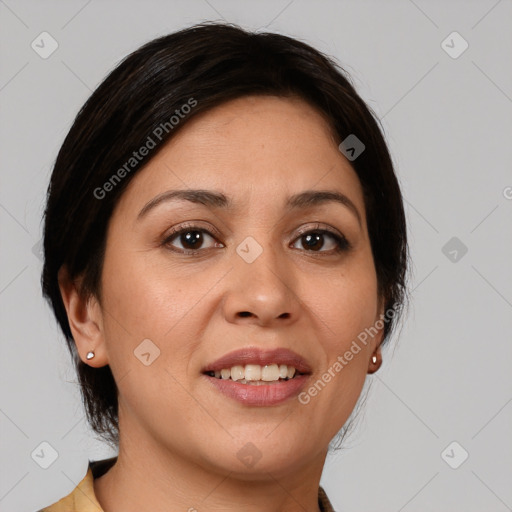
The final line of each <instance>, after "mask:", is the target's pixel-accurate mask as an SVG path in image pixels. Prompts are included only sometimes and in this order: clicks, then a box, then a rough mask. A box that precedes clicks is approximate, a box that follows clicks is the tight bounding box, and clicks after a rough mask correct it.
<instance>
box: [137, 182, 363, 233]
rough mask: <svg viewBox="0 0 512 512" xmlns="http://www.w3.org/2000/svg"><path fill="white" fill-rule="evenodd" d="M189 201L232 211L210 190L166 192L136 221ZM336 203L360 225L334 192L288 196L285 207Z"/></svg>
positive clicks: (345, 200)
mask: <svg viewBox="0 0 512 512" xmlns="http://www.w3.org/2000/svg"><path fill="white" fill-rule="evenodd" d="M179 200H182V201H189V202H191V203H196V204H203V205H205V206H208V207H210V208H217V209H219V208H222V209H226V210H229V209H231V210H232V209H233V202H232V201H231V200H230V199H229V198H228V197H226V196H225V195H224V194H223V193H222V192H215V191H212V190H191V189H186V190H168V191H166V192H163V193H162V194H160V195H158V196H156V197H154V198H153V199H151V201H149V202H148V203H146V204H145V205H144V207H143V208H142V210H141V211H140V212H139V214H138V216H137V220H139V219H141V218H142V217H144V216H145V215H146V214H147V213H148V212H149V211H150V210H152V209H154V208H156V207H157V206H159V205H160V204H162V203H165V202H168V201H179ZM333 202H334V203H338V204H341V205H343V206H345V207H346V208H348V209H349V210H350V211H351V212H352V213H353V214H354V215H355V217H356V218H357V220H358V222H359V225H360V226H361V225H362V221H361V215H360V214H359V210H358V209H357V208H356V205H355V204H354V203H353V202H352V201H351V200H350V199H349V198H348V197H347V196H346V195H345V194H342V193H341V192H338V191H334V190H306V191H304V192H300V193H299V194H295V195H293V196H290V197H289V198H288V200H287V201H286V204H285V207H286V209H287V210H288V211H293V210H298V209H304V208H310V207H312V206H318V205H322V204H326V203H333Z"/></svg>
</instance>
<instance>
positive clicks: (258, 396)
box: [205, 375, 309, 407]
mask: <svg viewBox="0 0 512 512" xmlns="http://www.w3.org/2000/svg"><path fill="white" fill-rule="evenodd" d="M205 377H206V378H207V379H208V380H209V381H210V382H211V383H212V384H213V385H214V386H215V387H216V388H217V389H218V390H219V391H220V392H221V393H222V394H224V395H226V396H228V397H229V398H233V399H234V400H236V401H238V402H240V403H242V404H245V405H255V406H260V407H265V406H269V405H277V404H280V403H283V402H285V401H286V400H288V399H290V398H292V397H294V396H296V395H298V394H299V393H300V391H301V389H302V388H303V387H304V385H305V384H306V380H307V378H308V377H309V375H297V376H296V377H294V378H293V379H290V380H281V381H277V382H275V383H272V384H260V385H254V384H240V383H239V382H236V381H233V380H231V379H217V378H216V377H210V376H209V375H205Z"/></svg>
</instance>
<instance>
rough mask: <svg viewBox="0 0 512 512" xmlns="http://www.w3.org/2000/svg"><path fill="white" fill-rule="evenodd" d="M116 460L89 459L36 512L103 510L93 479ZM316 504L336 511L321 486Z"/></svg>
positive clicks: (99, 511)
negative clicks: (70, 485) (69, 487)
mask: <svg viewBox="0 0 512 512" xmlns="http://www.w3.org/2000/svg"><path fill="white" fill-rule="evenodd" d="M116 461H117V457H112V458H111V459H103V460H97V461H89V467H88V469H87V474H86V475H85V476H84V478H83V479H82V480H81V481H80V483H79V484H78V485H77V486H76V487H75V489H74V490H73V491H72V492H71V493H70V494H68V495H67V496H66V497H64V498H62V499H61V500H59V501H58V502H57V503H54V504H53V505H50V506H49V507H46V508H43V509H41V510H39V511H38V512H103V509H102V508H101V506H100V504H99V503H98V500H97V499H96V496H95V494H94V487H93V481H94V479H95V478H99V477H100V476H101V475H103V474H105V473H106V472H107V471H108V470H109V469H110V468H111V467H112V466H113V465H114V464H115V462H116ZM318 506H319V507H320V510H321V511H322V512H336V511H335V510H334V509H333V508H332V505H331V502H330V501H329V499H328V498H327V495H326V494H325V491H324V490H323V489H322V487H321V486H319V488H318Z"/></svg>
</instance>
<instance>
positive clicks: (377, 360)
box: [367, 297, 386, 374]
mask: <svg viewBox="0 0 512 512" xmlns="http://www.w3.org/2000/svg"><path fill="white" fill-rule="evenodd" d="M384 306H385V300H384V298H383V297H380V298H379V305H378V308H377V315H376V316H375V321H374V323H373V326H374V328H375V329H377V331H378V332H377V333H376V334H375V335H374V336H373V337H372V343H371V350H370V354H369V356H370V358H369V361H368V372H367V373H370V374H371V373H375V372H376V371H377V370H378V369H379V368H380V367H381V365H382V349H381V344H382V341H383V339H384V327H385V325H386V324H385V322H384V318H385V317H384Z"/></svg>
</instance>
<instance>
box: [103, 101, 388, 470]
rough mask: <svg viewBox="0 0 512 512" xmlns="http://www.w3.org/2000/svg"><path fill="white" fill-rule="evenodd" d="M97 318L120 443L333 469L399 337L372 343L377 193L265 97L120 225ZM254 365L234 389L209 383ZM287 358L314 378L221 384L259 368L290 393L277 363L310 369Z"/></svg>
mask: <svg viewBox="0 0 512 512" xmlns="http://www.w3.org/2000/svg"><path fill="white" fill-rule="evenodd" d="M193 190H201V191H207V192H208V193H209V194H215V195H217V196H221V198H222V200H221V199H219V198H217V199H214V200H211V201H210V200H207V197H206V196H205V195H203V196H200V195H198V194H196V195H193V194H192V193H191V191H193ZM171 191H182V192H187V193H188V199H187V197H186V196H185V197H184V196H179V195H178V196H177V195H175V196H174V197H171V195H170V192H171ZM320 191H322V192H329V193H332V194H339V195H340V197H341V198H342V199H341V201H336V200H332V199H331V200H325V197H326V196H325V195H324V200H322V196H315V195H314V194H317V193H318V192H320ZM305 193H307V194H308V196H302V200H301V199H300V198H299V199H297V198H295V201H291V199H293V198H294V197H295V196H299V195H300V194H305ZM210 197H211V196H210ZM308 197H309V200H307V199H308ZM315 197H316V200H315ZM343 197H345V199H343ZM290 201H291V202H290ZM226 202H227V203H228V205H226V204H225V203H226ZM181 230H183V231H182V232H181V235H180V234H175V232H176V231H181ZM345 240H346V241H345ZM97 310H98V311H99V315H100V316H99V318H100V321H99V322H98V325H100V331H101V346H103V348H104V350H105V354H106V356H105V357H106V359H105V361H106V362H108V364H109V365H110V367H111V369H112V372H113V374H114V377H115V380H116V382H117V385H118V388H119V414H120V425H121V443H123V438H124V440H125V441H126V442H131V443H132V446H133V447H135V446H138V447H139V448H141V449H142V447H144V449H145V450H162V449H163V450H165V451H166V452H169V453H171V454H172V455H173V456H178V457H185V458H186V459H188V460H191V461H193V462H194V463H198V464H200V465H201V466H202V467H204V468H208V469H209V470H212V468H213V469H217V470H222V471H224V472H225V471H235V472H237V473H239V474H244V473H245V474H252V477H251V478H254V475H255V474H256V473H263V474H264V473H265V472H267V471H270V472H271V473H272V474H273V475H279V474H286V473H287V472H289V471H294V470H296V469H297V468H298V467H300V466H301V465H307V464H310V463H311V462H312V461H313V460H317V459H322V462H323V457H324V456H325V452H326V449H327V446H328V443H329V441H330V440H331V439H332V438H333V436H334V435H335V434H336V433H337V432H338V430H339V429H340V428H341V427H342V426H343V424H344V423H345V422H346V420H347V418H348V417H349V415H350V413H351V411H352V410H353V408H354V406H355V403H356V401H357V399H358V397H359V395H360V392H361V389H362V386H363V383H364V380H365V376H366V373H367V371H368V368H369V364H371V363H369V362H370V359H371V356H372V353H373V352H374V350H375V348H376V347H377V346H378V342H379V341H380V339H381V334H382V333H381V332H379V334H378V335H377V336H375V337H374V338H373V339H371V338H368V342H367V344H363V343H361V342H359V341H357V340H358V335H360V333H361V332H363V331H364V330H365V328H369V327H372V326H373V325H374V324H375V322H376V321H377V320H378V319H379V315H380V314H381V313H382V310H381V309H380V308H379V301H378V296H377V281H376V273H375V268H374V262H373V258H372V252H371V248H370V240H369V238H368V232H367V226H366V217H365V208H364V202H363V194H362V189H361V185H360V182H359V180H358V178H357V175H356V173H355V172H354V170H353V169H352V167H351V166H350V164H349V162H348V161H347V160H346V159H345V157H344V156H343V155H342V154H341V153H340V151H339V150H338V147H337V144H336V142H335V141H334V140H333V138H332V137H331V135H330V131H329V128H328V126H327V124H326V122H325V121H324V119H323V118H322V117H321V116H320V115H319V114H318V113H317V111H316V110H314V109H313V108H312V107H310V106H309V105H307V104H306V103H304V102H302V101H300V100H298V99H283V98H277V97H270V96H268V97H257V96H253V97H244V98H241V99H237V100H234V101H231V102H229V103H225V104H223V105H221V106H219V107H217V108H215V109H213V110H210V111H209V112H206V113H204V114H202V115H200V116H198V117H197V118H196V119H194V120H191V121H190V122H189V123H188V124H187V125H186V126H184V127H183V130H182V131H180V132H179V133H178V134H177V135H176V136H175V137H174V138H173V139H172V140H171V141H170V142H169V143H168V144H167V145H166V146H165V147H164V148H163V149H162V150H161V151H160V152H159V153H158V155H156V156H155V157H154V158H153V159H152V160H151V161H150V162H149V164H148V165H147V166H146V167H145V168H144V169H143V170H142V171H140V172H139V173H138V174H137V176H135V177H134V179H133V180H132V181H131V183H130V184H129V186H128V188H127V189H126V191H125V192H124V194H123V195H122V197H121V199H120V202H119V203H118V205H117V207H116V209H115V211H114V213H113V216H112V218H111V220H110V224H109V230H108V235H107V246H106V253H105V260H104V268H103V274H102V300H101V306H99V307H98V308H97ZM354 341H356V342H357V346H359V348H360V350H359V351H358V352H357V353H356V350H355V349H354V348H353V347H354V345H353V342H354ZM351 347H352V354H353V358H351V360H350V361H348V360H347V358H346V357H344V355H345V353H346V352H347V351H350V349H351ZM97 348H98V347H97ZM242 349H247V350H248V351H247V352H246V353H245V355H244V354H238V355H237V354H236V353H235V358H234V359H232V360H230V361H227V360H226V361H224V362H221V363H220V366H221V367H223V368H224V369H225V370H228V371H224V372H222V374H221V378H220V379H218V378H217V377H215V373H213V374H207V373H205V372H206V370H207V369H212V368H213V367H215V366H218V365H214V364H213V363H215V362H216V361H217V360H219V359H220V358H223V357H224V356H226V355H229V354H231V353H233V352H236V351H238V350H242ZM251 349H256V351H257V350H260V351H262V352H263V356H262V358H260V359H258V357H257V356H258V354H257V353H256V354H255V353H254V352H251V351H250V350H251ZM275 349H284V350H281V352H276V353H275V354H271V355H270V359H271V360H268V358H267V359H265V357H264V356H265V352H267V351H272V350H275ZM286 351H292V352H293V353H295V354H296V355H298V356H300V358H302V360H303V362H304V364H305V367H304V368H303V370H304V372H303V373H306V375H303V376H299V377H298V378H297V379H291V380H289V381H283V380H280V381H279V382H274V383H269V384H265V385H264V386H263V387H259V386H258V384H247V383H240V382H237V381H233V380H231V379H230V380H227V379H223V378H222V377H226V375H228V376H229V375H233V374H236V375H238V378H243V377H245V378H247V379H251V378H256V379H258V378H259V379H261V377H259V374H258V371H259V368H260V367H261V366H260V365H256V366H251V367H250V368H246V367H245V366H244V365H245V364H246V363H247V364H249V363H251V362H252V363H255V362H258V361H260V362H262V363H267V364H268V365H269V367H268V368H266V369H265V370H264V376H265V378H275V375H276V374H275V373H274V372H275V371H276V367H275V366H273V365H272V363H276V364H277V365H278V366H277V371H279V370H280V368H279V365H280V364H283V362H284V361H288V366H297V367H298V366H299V363H298V362H297V363H296V364H295V365H294V364H293V358H292V356H291V355H290V353H288V352H286ZM251 355H252V356H253V357H252V358H251V357H250V356H251ZM260 355H261V354H260ZM288 356H289V357H290V359H287V357H288ZM339 358H343V361H344V364H342V363H341V362H340V359H339ZM336 361H338V363H339V364H338V365H336V364H335V363H336ZM237 363H238V364H237ZM340 365H341V366H342V368H341V369H340ZM263 366H264V365H263ZM232 367H238V368H234V369H232ZM240 367H241V368H242V370H240ZM218 369H219V368H218ZM229 369H232V372H231V373H229ZM281 370H283V371H287V369H283V368H281ZM212 371H214V370H212ZM241 371H243V372H244V373H243V375H242V374H241V373H240V372H241ZM237 372H238V373H237ZM326 374H327V377H325V375H326ZM329 374H330V376H331V378H330V379H329V378H328V377H329ZM212 375H213V376H212ZM217 375H218V372H217ZM322 376H324V381H323V382H322V383H320V384H317V387H316V389H317V391H316V393H315V392H314V391H313V392H312V393H309V392H308V390H310V389H311V388H312V387H314V384H315V382H317V381H318V380H319V379H320V380H322ZM326 380H328V382H327V383H325V381H326ZM244 382H246V381H244ZM322 384H323V385H322ZM299 393H301V394H300V396H299ZM308 397H309V399H308ZM299 398H300V399H299ZM306 402H307V403H306ZM160 453H162V452H160Z"/></svg>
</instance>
